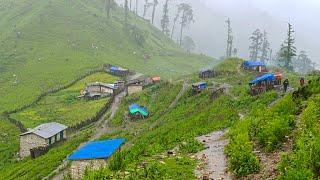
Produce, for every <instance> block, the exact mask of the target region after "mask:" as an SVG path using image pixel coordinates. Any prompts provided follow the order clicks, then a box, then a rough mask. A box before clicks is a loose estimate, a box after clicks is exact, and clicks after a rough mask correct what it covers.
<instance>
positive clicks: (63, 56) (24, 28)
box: [0, 0, 213, 111]
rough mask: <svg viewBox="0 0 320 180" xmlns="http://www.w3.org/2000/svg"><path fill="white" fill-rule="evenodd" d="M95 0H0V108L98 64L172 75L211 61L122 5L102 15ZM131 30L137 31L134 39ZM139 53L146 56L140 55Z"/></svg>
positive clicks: (30, 97)
mask: <svg viewBox="0 0 320 180" xmlns="http://www.w3.org/2000/svg"><path fill="white" fill-rule="evenodd" d="M102 6H103V1H99V0H80V1H67V0H58V1H53V0H44V1H37V0H29V1H26V0H18V1H15V0H1V1H0V9H1V11H0V17H1V18H0V27H1V28H0V92H1V94H5V96H4V97H2V98H0V104H1V108H0V111H5V110H12V109H14V108H17V107H20V106H22V105H24V104H26V103H29V102H30V101H32V100H33V99H34V98H35V97H36V96H37V95H39V94H40V92H43V91H46V90H48V89H51V88H56V87H57V86H60V85H64V84H67V83H68V82H70V81H72V80H73V79H75V78H76V77H78V76H80V75H82V74H84V73H85V72H87V71H89V70H90V69H93V68H97V67H101V65H102V64H104V63H112V64H117V65H121V66H124V67H127V68H130V69H133V70H136V71H138V72H141V73H144V74H148V75H161V76H162V77H164V78H176V77H177V76H179V75H184V74H187V73H190V72H194V71H197V70H198V69H200V68H201V67H204V66H208V65H212V63H213V60H212V59H210V58H208V57H204V56H198V55H189V54H186V53H185V52H183V51H182V50H181V49H180V48H178V46H177V45H176V44H175V43H173V42H172V41H171V40H170V39H169V38H167V37H166V36H164V35H163V34H162V33H161V32H160V31H159V30H157V29H156V28H154V27H153V26H152V25H150V24H149V23H147V22H144V21H143V20H141V19H140V18H138V17H136V16H135V15H133V14H130V16H129V25H128V26H125V25H124V24H125V23H124V20H123V19H124V17H123V9H122V8H118V7H117V8H115V9H114V10H113V11H112V13H113V15H112V16H113V17H111V19H110V20H108V19H107V17H106V15H105V12H104V11H103V10H102ZM134 32H140V33H142V34H143V37H144V39H145V42H144V43H143V44H141V43H140V44H139V43H137V40H136V39H135V38H134V37H133V33H134ZM144 54H148V55H149V56H150V57H151V58H150V59H149V60H145V59H144V58H143V55H144Z"/></svg>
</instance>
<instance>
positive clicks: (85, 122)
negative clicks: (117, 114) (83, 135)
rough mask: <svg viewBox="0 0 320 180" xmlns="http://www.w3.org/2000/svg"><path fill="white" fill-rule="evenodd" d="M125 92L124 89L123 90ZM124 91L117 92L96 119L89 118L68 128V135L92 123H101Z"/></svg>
mask: <svg viewBox="0 0 320 180" xmlns="http://www.w3.org/2000/svg"><path fill="white" fill-rule="evenodd" d="M123 90H124V89H123ZM124 91H125V90H124ZM121 92H122V91H120V90H119V91H116V92H115V93H114V94H113V95H112V96H111V97H110V99H109V100H108V102H107V103H106V104H105V105H104V106H103V107H102V108H101V109H100V110H99V111H98V112H97V113H96V114H95V116H94V117H92V118H89V119H86V120H84V121H81V122H80V123H78V124H76V125H74V126H70V127H69V128H68V130H67V131H68V134H69V133H70V134H71V133H72V132H75V131H77V130H80V129H82V128H84V127H86V126H88V125H90V124H92V123H95V122H97V121H99V120H100V119H101V118H102V117H103V115H104V114H105V113H106V112H107V111H108V109H110V107H111V106H112V104H113V101H114V100H115V97H116V96H117V95H118V94H120V93H121Z"/></svg>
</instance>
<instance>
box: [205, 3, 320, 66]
mask: <svg viewBox="0 0 320 180" xmlns="http://www.w3.org/2000/svg"><path fill="white" fill-rule="evenodd" d="M201 1H202V2H203V3H204V4H205V5H206V6H207V7H208V8H209V9H211V10H212V15H213V16H215V15H218V16H219V15H220V16H226V17H227V16H228V17H230V18H231V19H232V20H233V21H234V25H233V31H234V33H235V38H236V39H235V41H236V46H238V47H239V49H240V53H241V55H242V56H244V57H247V56H248V52H245V50H246V47H244V48H242V44H243V43H245V44H247V43H248V42H244V41H245V39H244V37H243V36H244V33H245V31H248V32H252V31H253V30H254V29H255V28H258V27H259V28H262V29H265V30H266V31H267V32H269V36H270V40H271V43H272V47H273V49H275V50H276V49H277V48H278V47H279V45H280V43H281V42H282V41H283V39H284V37H285V33H286V30H287V27H286V22H288V21H289V20H290V22H291V23H292V24H293V25H294V28H295V31H296V32H295V37H296V46H297V48H298V50H302V49H304V50H306V51H307V52H308V53H309V54H310V56H312V59H313V60H314V61H318V62H320V60H319V55H318V53H317V51H318V48H319V47H320V41H316V40H317V39H319V38H320V35H319V32H320V24H319V23H318V22H317V19H319V18H320V1H319V0H304V1H301V0H241V1H239V0H223V1H220V0H201ZM260 19H261V21H260ZM246 24H247V25H246ZM245 34H247V33H245ZM237 35H239V36H238V37H239V39H238V40H237ZM279 35H280V36H279ZM243 45H244V44H243ZM247 46H248V44H247Z"/></svg>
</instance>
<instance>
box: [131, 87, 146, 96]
mask: <svg viewBox="0 0 320 180" xmlns="http://www.w3.org/2000/svg"><path fill="white" fill-rule="evenodd" d="M142 89H143V87H142V85H129V86H128V94H129V95H131V94H134V93H137V92H140V91H142Z"/></svg>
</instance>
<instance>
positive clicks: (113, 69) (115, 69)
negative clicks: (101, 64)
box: [110, 66, 119, 71]
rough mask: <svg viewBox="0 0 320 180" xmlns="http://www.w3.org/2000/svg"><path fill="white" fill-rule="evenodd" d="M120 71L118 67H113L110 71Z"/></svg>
mask: <svg viewBox="0 0 320 180" xmlns="http://www.w3.org/2000/svg"><path fill="white" fill-rule="evenodd" d="M118 70H119V67H118V66H112V67H111V68H110V71H118Z"/></svg>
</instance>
